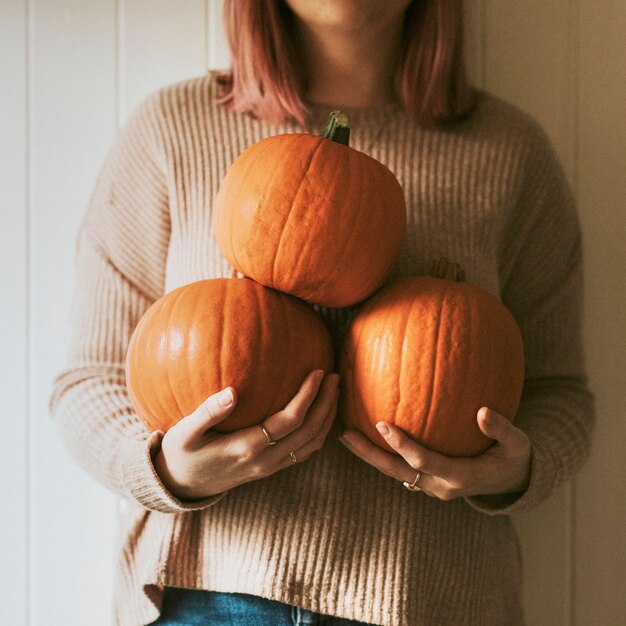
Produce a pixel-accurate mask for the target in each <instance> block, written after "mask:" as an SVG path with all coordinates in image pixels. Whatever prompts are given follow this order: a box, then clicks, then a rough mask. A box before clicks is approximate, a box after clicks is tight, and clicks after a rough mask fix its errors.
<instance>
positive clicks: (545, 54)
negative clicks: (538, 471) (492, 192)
mask: <svg viewBox="0 0 626 626" xmlns="http://www.w3.org/2000/svg"><path fill="white" fill-rule="evenodd" d="M484 2H485V8H484V13H483V21H484V24H483V30H484V39H483V52H482V53H483V55H484V56H483V59H484V60H483V63H484V78H485V87H486V88H487V89H488V90H489V91H491V92H493V93H495V94H497V95H499V96H501V97H503V98H505V99H506V100H508V101H510V102H513V103H515V104H517V105H518V106H520V107H521V108H522V109H524V110H525V111H527V112H528V113H530V114H531V115H533V116H534V117H535V119H537V120H538V121H539V123H540V124H541V125H542V126H543V128H544V129H545V130H546V131H547V133H548V134H549V135H550V138H551V140H552V142H553V144H554V146H555V148H556V150H557V152H558V154H559V158H560V159H561V162H562V163H563V165H564V167H565V169H566V172H567V174H568V176H569V179H570V183H571V184H572V185H573V186H574V187H575V186H576V180H575V171H576V167H575V163H576V150H575V148H576V141H575V135H576V133H575V122H576V116H575V111H576V108H575V98H574V95H575V81H576V67H575V62H576V57H575V56H574V57H572V55H571V52H572V41H573V40H574V39H575V37H574V29H573V24H574V19H573V14H572V6H571V2H570V1H569V0H555V1H554V2H550V3H546V2H543V0H527V1H526V2H515V3H513V2H499V1H497V0H484ZM571 501H572V497H571V486H570V485H567V486H565V487H564V488H561V489H560V490H559V491H558V492H557V493H556V494H555V495H554V496H553V497H552V498H551V499H550V501H549V502H547V503H545V504H544V505H543V506H541V507H539V508H538V509H537V510H535V511H532V512H531V513H528V514H525V515H520V516H517V517H516V520H515V522H516V526H517V528H518V531H519V533H520V539H521V542H522V547H523V553H524V560H525V570H524V574H525V576H524V582H525V592H526V596H525V598H526V611H527V617H528V620H529V623H530V624H532V625H533V626H543V625H545V626H556V625H557V624H568V623H569V620H570V614H571V612H572V594H571V591H572V589H571V577H572V575H573V569H572V557H571V555H572V541H573V540H574V538H573V535H572V524H571V515H572V510H571Z"/></svg>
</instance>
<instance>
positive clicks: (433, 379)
mask: <svg viewBox="0 0 626 626" xmlns="http://www.w3.org/2000/svg"><path fill="white" fill-rule="evenodd" d="M447 287H448V286H447V284H445V283H444V289H443V291H442V293H441V295H440V298H441V305H440V306H439V313H438V314H437V330H436V331H435V341H434V345H435V358H434V364H433V374H432V376H431V379H430V395H429V398H428V411H427V412H426V414H425V419H423V420H422V430H421V432H420V433H419V435H418V437H419V439H421V440H424V437H425V436H426V434H427V431H428V430H430V425H431V424H430V421H431V415H430V413H431V411H432V407H433V399H434V395H435V382H436V379H437V369H438V367H437V363H438V361H439V340H440V338H441V318H442V315H443V310H444V307H445V304H446V293H447V292H448V288H447Z"/></svg>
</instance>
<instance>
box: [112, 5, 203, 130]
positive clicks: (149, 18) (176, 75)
mask: <svg viewBox="0 0 626 626" xmlns="http://www.w3.org/2000/svg"><path fill="white" fill-rule="evenodd" d="M120 17H121V38H120V45H121V49H120V51H119V54H120V60H121V63H120V69H121V72H122V74H121V77H120V82H121V89H122V91H121V94H120V106H121V118H122V119H123V118H125V117H126V116H127V115H128V113H130V111H132V110H133V109H134V108H135V106H136V105H137V104H138V103H139V101H140V100H141V99H142V98H143V97H144V96H146V95H147V94H148V93H150V92H151V91H154V90H155V89H158V88H159V87H163V86H164V85H167V84H169V83H174V82H178V81H180V80H183V79H185V78H191V77H194V76H200V75H201V74H203V73H204V72H205V71H206V45H207V44H206V40H207V36H206V35H207V33H206V31H207V6H206V2H205V0H185V2H172V1H171V0H122V4H121V15H120Z"/></svg>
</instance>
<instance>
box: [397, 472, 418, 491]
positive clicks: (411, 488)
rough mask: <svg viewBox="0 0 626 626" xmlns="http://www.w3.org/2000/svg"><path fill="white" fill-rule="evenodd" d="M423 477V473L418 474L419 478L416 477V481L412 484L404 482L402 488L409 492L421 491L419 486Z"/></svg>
mask: <svg viewBox="0 0 626 626" xmlns="http://www.w3.org/2000/svg"><path fill="white" fill-rule="evenodd" d="M421 477H422V472H417V476H416V477H415V480H414V481H413V482H412V483H410V482H408V481H406V480H405V481H403V482H402V486H403V487H406V488H407V489H408V490H409V491H421V490H422V488H421V487H420V486H419V485H418V483H419V481H420V478H421Z"/></svg>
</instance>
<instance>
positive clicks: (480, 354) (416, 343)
mask: <svg viewBox="0 0 626 626" xmlns="http://www.w3.org/2000/svg"><path fill="white" fill-rule="evenodd" d="M457 267H458V266H457ZM339 371H340V374H341V377H342V387H343V416H344V419H345V421H346V423H347V424H348V425H349V426H351V427H353V428H355V429H357V430H360V431H361V432H363V433H364V434H365V435H366V436H367V437H368V438H369V439H371V440H372V441H373V442H374V443H376V444H377V445H379V446H380V447H381V448H383V449H385V450H388V451H392V449H391V447H390V446H388V445H387V443H386V442H385V440H384V439H383V437H382V436H381V435H380V434H379V433H378V431H377V430H376V427H375V424H376V423H377V422H379V421H381V420H384V421H387V422H390V423H393V424H395V425H396V426H398V427H400V428H401V429H402V430H404V431H405V432H406V433H407V434H408V435H410V436H411V437H412V438H414V439H415V440H416V441H418V442H420V443H421V444H423V445H424V446H426V447H427V448H430V449H431V450H435V451H437V452H441V453H443V454H446V455H448V456H474V455H477V454H479V453H481V452H483V451H484V450H485V449H486V448H487V447H488V446H489V444H490V443H491V440H490V439H488V438H487V437H485V436H484V435H483V434H482V433H481V431H480V429H479V428H478V425H477V422H476V414H477V412H478V410H479V409H480V408H481V407H482V406H487V407H489V408H491V409H493V410H495V411H497V412H498V413H501V414H502V415H504V416H505V417H507V418H508V419H510V420H511V421H512V420H513V418H514V416H515V413H516V411H517V408H518V405H519V401H520V396H521V391H522V384H523V379H524V356H523V346H522V338H521V334H520V331H519V328H518V326H517V324H516V322H515V320H514V319H513V316H512V315H511V313H510V312H509V311H508V309H507V308H506V307H505V306H504V305H503V304H502V303H501V302H500V301H499V300H498V299H497V298H495V297H494V296H492V295H491V294H489V293H488V292H486V291H485V290H483V289H481V288H479V287H477V286H475V285H471V284H469V283H464V282H457V281H453V280H450V279H442V278H433V277H430V276H422V277H409V278H402V279H399V280H397V281H395V282H394V283H392V284H391V285H389V286H388V287H387V288H385V289H383V290H381V291H380V292H379V293H378V294H376V295H375V296H374V297H373V298H372V299H371V300H369V301H368V302H367V303H366V304H365V305H364V306H363V308H362V310H361V311H360V312H359V313H358V315H357V316H356V317H355V319H354V320H353V322H352V324H351V326H350V328H349V330H348V334H347V336H346V339H345V343H344V345H343V347H342V352H341V356H340V366H339Z"/></svg>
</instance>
